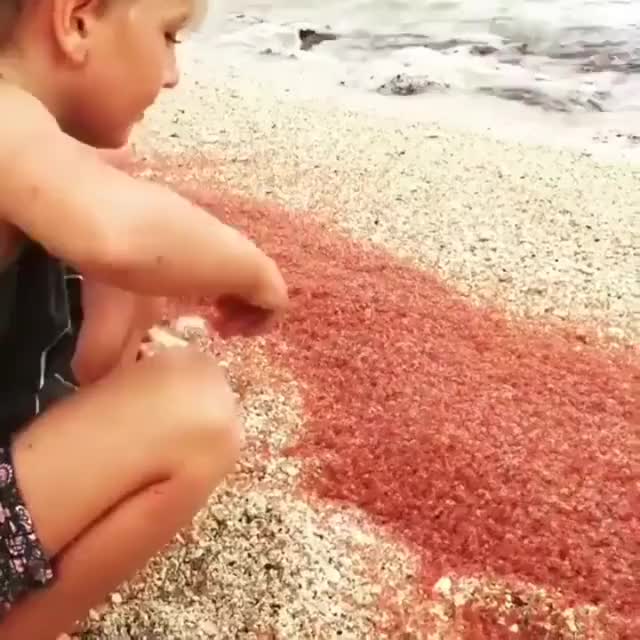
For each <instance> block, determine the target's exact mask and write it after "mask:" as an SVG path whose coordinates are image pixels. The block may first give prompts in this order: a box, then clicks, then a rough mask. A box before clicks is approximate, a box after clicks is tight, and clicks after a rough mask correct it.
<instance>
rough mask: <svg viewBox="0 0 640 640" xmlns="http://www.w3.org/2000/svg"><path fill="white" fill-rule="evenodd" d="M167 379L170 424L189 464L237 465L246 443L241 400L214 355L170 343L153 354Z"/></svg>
mask: <svg viewBox="0 0 640 640" xmlns="http://www.w3.org/2000/svg"><path fill="white" fill-rule="evenodd" d="M154 360H155V365H156V371H157V373H158V375H159V377H160V378H162V382H161V384H160V385H159V388H158V392H159V394H164V396H165V403H166V405H168V406H167V410H168V411H169V413H170V415H171V416H172V421H173V425H171V427H170V429H171V431H172V432H173V436H174V437H177V439H178V441H179V442H178V443H176V444H177V445H178V446H177V451H179V452H180V455H182V456H183V457H184V458H185V459H184V462H186V463H187V464H197V463H198V461H202V462H203V464H205V465H206V466H207V468H211V467H213V469H212V471H213V472H214V473H215V469H220V468H221V467H224V466H228V467H229V468H232V467H233V465H234V464H235V461H236V460H237V458H238V456H239V454H240V450H241V448H242V444H243V432H242V425H241V422H240V419H239V411H238V406H237V401H236V398H235V395H234V393H233V391H232V390H231V388H230V386H229V383H228V382H227V379H226V376H225V374H224V371H223V370H222V369H221V368H220V367H219V366H218V364H217V363H216V361H215V359H214V358H212V357H211V356H209V355H206V354H202V353H199V352H197V351H195V350H192V349H180V348H179V349H171V350H168V351H165V352H162V353H161V354H158V355H157V356H155V357H154Z"/></svg>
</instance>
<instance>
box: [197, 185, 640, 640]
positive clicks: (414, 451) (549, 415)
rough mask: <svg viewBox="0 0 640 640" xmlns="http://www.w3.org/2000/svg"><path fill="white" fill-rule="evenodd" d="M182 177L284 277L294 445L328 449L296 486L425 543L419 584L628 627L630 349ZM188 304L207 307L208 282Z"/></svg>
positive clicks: (282, 343)
mask: <svg viewBox="0 0 640 640" xmlns="http://www.w3.org/2000/svg"><path fill="white" fill-rule="evenodd" d="M190 195H191V197H193V198H194V199H196V200H198V201H199V202H200V204H202V205H204V206H205V207H206V208H208V209H210V210H211V211H213V212H215V214H216V215H218V216H219V217H220V218H222V219H224V220H225V221H227V222H229V223H231V224H233V225H235V226H237V227H239V228H241V229H243V230H244V231H246V232H247V233H249V234H250V235H251V237H253V238H254V239H255V240H256V241H257V242H258V244H259V245H260V246H261V247H263V248H264V249H265V250H266V251H267V252H268V253H269V254H270V255H271V256H273V257H274V258H275V259H276V260H277V261H278V263H279V264H280V266H281V268H282V270H283V273H284V274H285V276H286V279H287V281H288V284H289V287H290V293H291V300H292V305H291V309H290V311H289V312H288V314H287V316H286V319H285V320H284V321H283V322H282V323H281V326H280V327H279V329H278V330H277V332H275V334H273V335H272V336H271V337H270V338H269V339H268V341H267V344H268V350H269V353H270V357H271V358H272V360H273V362H274V363H275V364H277V365H278V366H284V367H286V368H287V369H288V370H289V371H290V372H291V373H292V374H293V375H294V376H295V378H296V379H297V380H298V382H299V383H300V389H301V390H302V394H303V401H304V412H305V429H304V433H303V434H302V435H301V437H300V440H299V441H298V442H296V443H294V444H293V446H292V447H291V448H290V450H289V452H288V453H289V455H292V456H298V457H301V458H308V459H313V460H314V462H316V463H318V462H319V463H320V464H319V467H318V465H317V464H314V465H309V471H308V472H307V474H306V478H305V484H306V487H307V488H308V489H309V490H311V491H313V492H314V493H315V494H317V495H318V496H320V497H321V498H324V499H328V500H332V501H339V502H345V503H349V504H353V505H357V506H358V507H360V508H362V509H364V510H365V511H366V512H368V513H369V514H370V515H371V516H372V517H373V518H374V519H375V520H376V521H377V522H378V523H381V524H383V525H385V526H386V527H388V528H389V530H390V531H392V532H393V533H394V534H396V535H398V536H400V537H401V538H402V539H403V540H404V541H405V542H407V543H409V544H410V545H412V546H413V547H414V548H416V549H418V550H419V552H420V554H421V557H422V566H423V569H424V576H423V577H424V581H425V585H427V586H430V585H432V584H433V581H434V580H437V578H439V577H440V576H442V575H446V574H451V575H491V576H495V577H498V578H503V579H507V580H508V579H512V578H515V579H517V580H520V581H525V582H531V583H534V584H537V585H541V586H548V587H550V588H555V589H559V590H560V591H561V592H562V593H564V594H566V595H567V598H568V600H569V601H571V602H588V603H594V604H601V605H603V606H604V607H606V609H607V610H609V611H611V612H613V613H614V614H616V615H618V616H620V618H621V619H622V620H624V625H623V626H624V627H625V629H626V633H625V635H626V637H629V638H631V637H632V635H627V634H633V633H635V631H633V629H638V626H637V625H640V622H639V618H638V615H639V612H640V587H639V586H638V576H639V575H640V547H639V546H640V517H639V514H640V412H639V410H638V397H640V363H639V361H638V356H637V354H638V352H637V350H633V349H619V350H617V351H611V350H609V349H605V348H604V347H600V348H599V347H597V346H594V345H592V344H588V343H589V340H588V339H587V338H586V334H585V333H584V332H582V331H578V330H573V329H571V328H570V327H568V328H566V329H565V330H561V329H557V328H556V329H552V328H548V327H547V328H545V327H541V326H536V325H534V324H531V323H529V324H525V323H523V322H516V321H513V320H510V319H508V318H507V317H506V316H505V315H504V314H503V313H501V312H500V311H498V310H495V309H490V308H488V307H480V306H477V305H474V304H472V303H471V302H469V301H468V300H467V299H465V298H464V297H463V296H462V295H460V294H459V293H457V292H456V290H455V288H453V287H452V286H449V285H447V284H445V282H444V281H443V280H442V279H441V278H440V277H438V276H437V275H436V274H431V273H427V272H425V271H423V270H420V269H417V268H415V267H413V266H411V265H409V264H407V263H405V262H402V261H400V260H398V259H396V258H394V257H392V256H391V255H389V254H387V253H384V252H383V251H381V250H377V249H374V248H372V247H371V246H368V245H366V244H363V243H358V242H356V241H354V240H352V239H350V238H347V237H346V236H345V235H343V234H341V233H340V232H339V231H337V230H336V228H335V227H334V226H332V225H331V224H329V223H322V222H320V221H318V219H317V218H314V217H313V216H311V215H305V214H301V213H290V212H287V211H285V210H283V209H282V208H279V207H276V206H272V205H268V204H263V203H256V202H251V201H250V200H248V199H241V198H238V197H233V196H229V195H226V196H220V195H215V194H211V193H194V192H191V193H190ZM198 310H199V312H200V313H203V314H204V315H207V314H211V313H214V309H213V308H212V306H211V305H210V304H209V303H208V302H207V301H206V300H200V301H198ZM634 398H635V400H634ZM311 469H313V471H312V470H311ZM318 469H319V470H318ZM637 637H640V632H639V633H638V636H637Z"/></svg>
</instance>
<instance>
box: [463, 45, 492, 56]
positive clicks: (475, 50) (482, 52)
mask: <svg viewBox="0 0 640 640" xmlns="http://www.w3.org/2000/svg"><path fill="white" fill-rule="evenodd" d="M497 51H498V47H494V46H492V45H490V44H474V45H473V46H472V47H471V48H470V49H469V53H471V54H472V55H474V56H488V55H491V54H492V53H497Z"/></svg>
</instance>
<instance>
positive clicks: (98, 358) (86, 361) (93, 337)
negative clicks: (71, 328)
mask: <svg viewBox="0 0 640 640" xmlns="http://www.w3.org/2000/svg"><path fill="white" fill-rule="evenodd" d="M162 303H163V301H162V299H160V298H149V297H147V296H140V295H137V294H135V293H131V292H130V291H124V290H122V289H118V288H116V287H112V286H109V285H105V284H103V283H101V282H97V281H95V280H91V279H89V278H85V279H84V280H83V282H82V308H83V322H82V327H81V328H80V333H79V335H78V344H77V348H76V353H75V356H74V359H73V371H74V374H75V377H76V379H77V380H78V382H79V383H80V384H81V385H85V384H89V383H91V382H95V381H96V380H99V379H100V378H102V377H103V376H105V375H106V374H107V373H109V372H110V371H112V370H113V369H114V368H116V367H117V366H118V365H120V364H130V363H133V362H134V361H135V360H136V356H137V352H138V350H139V348H140V345H141V343H142V340H143V338H144V336H145V334H146V332H147V330H148V329H149V328H150V327H151V325H153V324H155V323H156V322H158V321H159V320H160V319H161V316H162V309H163V304H162Z"/></svg>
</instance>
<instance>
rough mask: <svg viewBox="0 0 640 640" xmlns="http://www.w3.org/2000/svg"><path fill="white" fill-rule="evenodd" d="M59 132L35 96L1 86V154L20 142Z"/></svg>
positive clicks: (13, 86)
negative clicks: (47, 133) (46, 133)
mask: <svg viewBox="0 0 640 640" xmlns="http://www.w3.org/2000/svg"><path fill="white" fill-rule="evenodd" d="M56 131H58V133H59V132H60V129H59V127H58V124H57V122H56V120H55V118H54V117H53V116H52V115H51V113H50V112H49V111H48V110H47V109H46V107H45V106H44V105H43V104H42V102H40V101H39V100H38V99H37V98H35V97H34V96H33V95H31V94H30V93H28V92H27V91H24V90H23V89H20V88H19V87H16V86H15V85H12V84H8V83H4V82H0V132H2V135H1V136H0V154H1V153H2V152H3V151H4V150H8V149H9V148H13V147H14V146H15V145H16V143H17V141H19V140H25V137H26V138H27V141H28V140H29V139H31V138H32V137H33V138H34V139H35V137H36V136H38V135H42V134H43V133H45V132H49V133H50V134H51V135H53V134H54V133H55V132H56Z"/></svg>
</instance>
